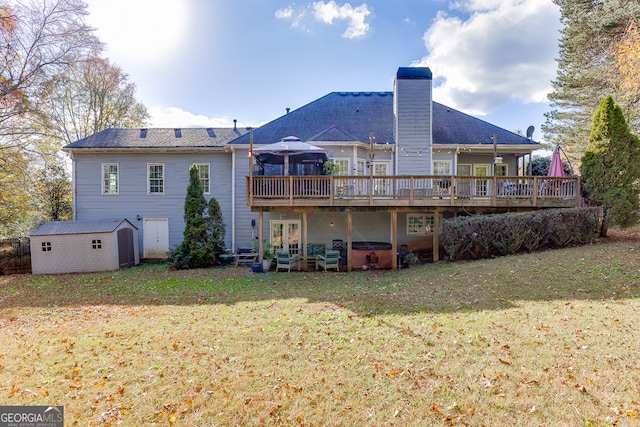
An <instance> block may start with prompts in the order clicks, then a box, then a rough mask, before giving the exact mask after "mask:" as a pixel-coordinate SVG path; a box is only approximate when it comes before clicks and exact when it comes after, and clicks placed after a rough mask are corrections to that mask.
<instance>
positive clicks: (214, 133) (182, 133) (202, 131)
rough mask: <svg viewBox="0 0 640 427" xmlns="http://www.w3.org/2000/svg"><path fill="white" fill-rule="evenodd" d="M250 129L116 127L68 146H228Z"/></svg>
mask: <svg viewBox="0 0 640 427" xmlns="http://www.w3.org/2000/svg"><path fill="white" fill-rule="evenodd" d="M247 132H248V131H247V130H246V129H241V128H175V129H174V128H148V129H147V128H142V129H140V128H137V129H124V128H112V129H105V130H103V131H101V132H98V133H96V134H93V135H91V136H88V137H86V138H83V139H80V140H78V141H76V142H73V143H71V144H68V145H66V146H65V147H64V149H65V150H74V149H85V148H100V149H104V148H111V149H113V148H119V149H135V148H138V149H140V148H224V147H225V146H226V144H227V143H228V142H229V141H232V140H234V139H235V138H237V137H239V136H242V135H244V134H245V133H247Z"/></svg>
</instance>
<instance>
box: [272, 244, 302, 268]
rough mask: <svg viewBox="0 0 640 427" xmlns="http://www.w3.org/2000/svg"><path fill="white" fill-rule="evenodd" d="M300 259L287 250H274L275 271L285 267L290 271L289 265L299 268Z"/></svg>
mask: <svg viewBox="0 0 640 427" xmlns="http://www.w3.org/2000/svg"><path fill="white" fill-rule="evenodd" d="M299 261H300V259H299V258H298V257H297V256H295V255H294V256H291V254H290V253H289V251H288V250H286V249H278V250H276V273H277V272H278V270H279V269H281V268H282V269H286V270H287V271H289V272H291V267H295V268H297V269H298V270H300V264H299Z"/></svg>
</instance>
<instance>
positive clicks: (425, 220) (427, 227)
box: [407, 214, 434, 236]
mask: <svg viewBox="0 0 640 427" xmlns="http://www.w3.org/2000/svg"><path fill="white" fill-rule="evenodd" d="M433 224H434V216H433V214H407V235H409V236H425V235H427V234H432V233H433Z"/></svg>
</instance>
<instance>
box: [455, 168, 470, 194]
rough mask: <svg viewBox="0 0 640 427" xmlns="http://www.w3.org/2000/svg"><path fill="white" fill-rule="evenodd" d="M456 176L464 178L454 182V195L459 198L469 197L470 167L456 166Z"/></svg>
mask: <svg viewBox="0 0 640 427" xmlns="http://www.w3.org/2000/svg"><path fill="white" fill-rule="evenodd" d="M456 175H458V176H461V177H465V178H464V179H463V178H459V179H457V180H456V194H457V195H458V196H461V197H469V196H470V195H471V178H468V177H470V176H471V165H467V164H458V168H457V173H456Z"/></svg>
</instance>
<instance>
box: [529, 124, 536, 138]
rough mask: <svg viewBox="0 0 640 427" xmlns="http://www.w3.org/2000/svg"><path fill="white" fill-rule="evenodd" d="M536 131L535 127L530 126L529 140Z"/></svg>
mask: <svg viewBox="0 0 640 427" xmlns="http://www.w3.org/2000/svg"><path fill="white" fill-rule="evenodd" d="M534 130H535V128H534V127H533V126H529V127H528V128H527V138H529V139H531V138H532V137H533V131H534Z"/></svg>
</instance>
